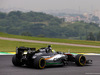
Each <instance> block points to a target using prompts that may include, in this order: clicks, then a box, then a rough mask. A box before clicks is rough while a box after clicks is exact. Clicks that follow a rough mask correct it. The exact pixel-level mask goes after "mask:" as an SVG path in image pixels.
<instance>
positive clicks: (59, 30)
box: [0, 11, 100, 40]
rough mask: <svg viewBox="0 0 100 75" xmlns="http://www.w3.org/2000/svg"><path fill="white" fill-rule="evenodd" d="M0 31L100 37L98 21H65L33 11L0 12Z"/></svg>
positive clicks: (69, 36)
mask: <svg viewBox="0 0 100 75" xmlns="http://www.w3.org/2000/svg"><path fill="white" fill-rule="evenodd" d="M0 32H5V33H9V34H16V35H24V36H38V37H50V38H67V39H77V40H91V38H90V37H93V36H94V38H95V40H98V39H99V37H100V36H99V32H100V27H99V25H98V24H96V23H85V22H82V21H80V22H74V23H72V22H64V20H63V18H58V17H55V16H52V15H49V14H46V13H43V12H33V11H30V12H21V11H11V12H9V13H4V12H0ZM91 32H92V33H91ZM90 33H91V34H90ZM97 36H98V37H97Z"/></svg>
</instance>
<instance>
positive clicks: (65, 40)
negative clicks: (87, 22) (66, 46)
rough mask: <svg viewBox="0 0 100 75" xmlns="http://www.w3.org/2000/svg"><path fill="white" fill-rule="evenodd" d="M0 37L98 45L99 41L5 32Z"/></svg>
mask: <svg viewBox="0 0 100 75" xmlns="http://www.w3.org/2000/svg"><path fill="white" fill-rule="evenodd" d="M0 37H8V38H19V39H27V40H39V41H50V42H60V43H71V44H83V45H94V46H100V41H85V40H84V41H83V40H69V39H58V38H41V37H29V36H19V35H11V34H6V33H0Z"/></svg>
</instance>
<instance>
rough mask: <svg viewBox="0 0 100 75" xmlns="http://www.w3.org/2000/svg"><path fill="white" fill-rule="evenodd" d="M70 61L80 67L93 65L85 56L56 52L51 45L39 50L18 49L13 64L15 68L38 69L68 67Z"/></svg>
mask: <svg viewBox="0 0 100 75" xmlns="http://www.w3.org/2000/svg"><path fill="white" fill-rule="evenodd" d="M69 61H70V62H75V63H76V65H78V66H84V65H85V64H88V63H92V60H86V57H85V56H84V55H81V54H78V55H73V54H71V53H63V52H56V51H55V50H52V48H51V46H50V45H49V46H48V47H46V48H40V49H38V50H36V48H28V47H19V48H16V54H15V55H14V56H13V58H12V63H13V65H15V66H22V65H27V66H29V67H35V68H38V69H43V68H45V67H46V66H53V65H62V66H64V65H67V64H68V62H69Z"/></svg>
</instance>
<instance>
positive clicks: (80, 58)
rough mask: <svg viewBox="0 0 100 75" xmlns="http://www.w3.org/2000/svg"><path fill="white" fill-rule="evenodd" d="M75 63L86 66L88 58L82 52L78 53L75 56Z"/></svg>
mask: <svg viewBox="0 0 100 75" xmlns="http://www.w3.org/2000/svg"><path fill="white" fill-rule="evenodd" d="M75 63H76V65H78V66H84V65H85V64H86V58H85V56H84V55H81V54H79V55H77V56H76V57H75Z"/></svg>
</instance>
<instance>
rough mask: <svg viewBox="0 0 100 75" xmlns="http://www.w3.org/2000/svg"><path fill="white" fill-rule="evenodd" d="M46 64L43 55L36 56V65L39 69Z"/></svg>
mask: <svg viewBox="0 0 100 75" xmlns="http://www.w3.org/2000/svg"><path fill="white" fill-rule="evenodd" d="M45 66H46V61H45V59H44V58H43V57H36V58H35V59H34V67H35V68H37V69H43V68H45Z"/></svg>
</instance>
